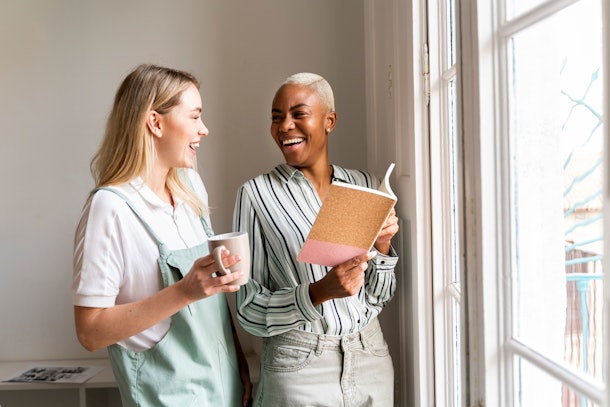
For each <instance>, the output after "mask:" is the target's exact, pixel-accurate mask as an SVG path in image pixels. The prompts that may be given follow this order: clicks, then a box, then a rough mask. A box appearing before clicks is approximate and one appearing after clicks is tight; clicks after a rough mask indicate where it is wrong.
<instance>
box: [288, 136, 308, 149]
mask: <svg viewBox="0 0 610 407" xmlns="http://www.w3.org/2000/svg"><path fill="white" fill-rule="evenodd" d="M303 141H305V139H304V138H301V137H295V138H290V139H287V140H283V141H282V145H283V146H284V147H290V146H294V145H297V144H301V143H302V142H303Z"/></svg>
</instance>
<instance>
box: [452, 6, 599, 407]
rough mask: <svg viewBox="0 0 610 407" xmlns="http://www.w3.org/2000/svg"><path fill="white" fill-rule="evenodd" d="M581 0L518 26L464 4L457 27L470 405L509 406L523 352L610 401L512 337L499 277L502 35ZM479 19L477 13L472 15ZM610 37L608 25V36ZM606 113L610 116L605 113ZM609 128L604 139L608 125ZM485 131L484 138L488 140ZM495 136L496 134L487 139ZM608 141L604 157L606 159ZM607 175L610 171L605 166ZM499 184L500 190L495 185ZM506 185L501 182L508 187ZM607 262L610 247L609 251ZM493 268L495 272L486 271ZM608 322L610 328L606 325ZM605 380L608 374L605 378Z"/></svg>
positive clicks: (530, 16) (504, 178)
mask: <svg viewBox="0 0 610 407" xmlns="http://www.w3.org/2000/svg"><path fill="white" fill-rule="evenodd" d="M576 1H577V0H557V1H554V2H553V1H549V2H546V3H544V4H541V5H540V6H538V7H535V8H534V9H532V10H531V11H529V12H527V13H526V14H525V15H524V16H523V18H520V19H518V21H516V23H509V24H502V22H503V21H504V20H503V18H504V16H503V14H502V10H503V9H502V6H501V4H502V2H500V1H498V2H493V3H492V2H489V1H488V0H479V1H476V2H461V4H460V6H459V7H460V8H459V17H458V20H459V25H460V26H461V27H462V28H463V29H462V30H461V35H462V36H461V46H460V52H459V53H458V71H459V79H458V84H459V87H460V90H459V94H460V95H461V103H460V104H459V105H460V106H461V108H460V113H459V115H458V117H459V119H458V121H460V122H461V130H460V131H461V132H462V134H463V137H464V154H465V157H464V163H465V165H464V186H463V190H464V196H465V198H464V203H465V225H464V226H465V239H466V242H467V244H466V268H465V270H466V275H465V277H464V279H463V281H464V283H465V284H466V287H465V288H464V290H465V291H466V292H467V293H468V294H467V295H466V296H465V318H467V324H466V326H467V334H466V335H465V338H467V339H465V340H467V341H468V342H467V346H466V348H465V350H466V352H465V354H464V357H465V358H467V359H465V363H464V365H465V367H466V370H465V371H464V378H465V380H466V383H467V385H465V386H464V389H465V390H466V394H467V399H466V401H465V405H467V406H479V405H494V406H499V407H509V406H513V405H514V400H513V385H514V383H513V382H512V377H513V366H512V364H513V362H512V361H513V356H515V355H516V356H518V357H520V358H522V359H524V360H526V361H528V362H530V363H532V364H534V365H535V366H537V367H538V368H540V369H542V370H543V371H545V372H546V373H547V374H548V375H550V376H552V377H555V378H556V379H558V380H560V381H562V382H564V383H566V384H569V385H570V386H571V387H573V388H574V389H576V390H577V391H579V392H580V393H581V394H583V395H585V396H587V397H588V398H589V399H590V400H593V401H598V402H600V404H602V405H605V406H608V405H609V404H608V401H607V400H604V393H607V392H608V390H607V389H604V386H603V385H602V384H600V383H597V382H596V381H595V380H594V379H591V378H590V377H586V376H584V375H579V374H575V373H574V372H573V371H571V370H570V369H567V368H566V367H565V366H563V365H561V364H560V363H555V362H553V361H550V360H549V359H547V358H545V357H544V356H543V355H540V354H538V353H537V352H535V351H534V350H532V349H531V348H529V347H528V346H526V345H524V344H523V343H521V342H519V341H518V340H516V339H514V338H512V336H511V328H510V326H511V321H512V319H511V315H510V310H511V305H510V302H509V301H510V289H511V287H510V284H508V280H507V279H503V280H500V278H499V276H501V275H503V274H506V273H508V272H509V271H508V270H506V268H507V267H508V266H507V264H508V262H509V257H510V256H509V255H508V253H510V249H511V247H510V244H511V243H510V238H509V236H510V235H509V234H510V222H509V218H510V208H508V204H507V202H509V200H508V199H507V198H508V196H507V194H508V191H507V190H508V188H507V187H506V186H507V185H508V181H509V179H508V163H507V160H506V158H505V154H504V152H505V151H507V148H508V145H507V142H508V134H507V132H506V129H507V126H506V121H507V119H506V118H507V111H508V107H507V106H506V100H505V98H502V97H500V96H501V95H505V94H506V89H505V87H506V83H507V81H506V77H507V73H506V72H505V71H504V67H505V66H506V63H505V58H506V52H505V49H504V44H505V38H508V37H509V36H510V35H511V34H512V33H513V32H515V31H516V30H517V28H520V27H521V26H527V25H529V24H531V23H534V22H536V21H538V20H539V19H541V18H543V17H544V16H545V15H549V14H550V13H551V12H554V11H558V10H560V9H563V8H565V7H567V6H568V5H570V4H572V3H575V2H576ZM603 4H604V7H605V9H604V16H605V17H606V20H605V21H610V19H608V13H609V11H608V8H610V6H608V2H603ZM474 16H476V18H474ZM604 38H605V42H606V44H610V42H608V30H607V24H606V32H605V34H604ZM607 48H608V47H607V46H606V47H604V49H605V51H606V56H605V64H604V66H605V74H606V75H605V78H609V77H608V76H607V75H608V55H607V54H608V49H607ZM604 89H605V101H606V103H605V107H604V111H605V112H606V113H607V112H608V103H607V101H608V100H609V99H608V93H609V92H608V86H607V85H606V86H605V88H604ZM605 117H609V116H608V115H606V116H605ZM608 127H610V126H608V125H606V126H605V128H604V132H605V140H610V138H609V128H608ZM483 135H487V137H484V136H483ZM490 135H495V136H490ZM607 145H608V143H606V152H605V159H606V162H610V161H608V157H609V153H608V147H607ZM606 177H607V178H608V171H606ZM609 184H610V183H609V182H608V181H607V182H606V191H605V203H604V206H605V209H606V213H605V220H604V222H605V231H604V235H605V239H606V240H605V241H606V242H609V241H610V240H607V239H608V235H609V232H610V228H609V226H608V225H609V219H608V216H609V215H608V205H609V202H610V200H609V199H608V193H609V191H608V185H609ZM496 186H499V187H496ZM503 186H504V187H503ZM605 255H606V258H607V259H608V258H609V257H607V256H608V245H606V248H605ZM489 270H496V272H486V271H489ZM605 286H606V290H604V295H605V304H606V307H605V313H606V317H605V321H606V323H608V322H607V321H608V316H607V310H608V298H609V297H610V291H608V287H609V283H608V278H606V282H605ZM606 326H610V325H606ZM608 349H609V347H608V345H607V341H606V349H605V351H606V353H605V357H604V362H605V363H604V365H605V367H604V369H605V371H607V370H608V355H609V353H608ZM606 377H607V375H606Z"/></svg>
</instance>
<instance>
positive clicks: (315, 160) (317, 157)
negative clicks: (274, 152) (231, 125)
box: [271, 84, 336, 170]
mask: <svg viewBox="0 0 610 407" xmlns="http://www.w3.org/2000/svg"><path fill="white" fill-rule="evenodd" d="M335 123H336V114H335V112H334V111H332V110H330V109H329V108H328V107H326V106H325V105H324V104H323V103H322V100H321V99H320V97H319V95H318V94H317V93H316V92H315V91H314V90H313V89H311V88H310V87H307V86H303V85H296V84H286V85H282V87H280V88H279V89H278V91H277V93H276V94H275V97H274V98H273V103H272V106H271V136H272V137H273V139H274V140H275V142H276V144H277V145H278V147H279V148H280V150H281V151H282V154H283V155H284V159H285V160H286V163H287V164H289V165H291V166H293V167H295V168H299V169H301V170H303V169H307V168H313V167H316V166H328V133H329V132H330V131H332V130H333V128H334V127H335Z"/></svg>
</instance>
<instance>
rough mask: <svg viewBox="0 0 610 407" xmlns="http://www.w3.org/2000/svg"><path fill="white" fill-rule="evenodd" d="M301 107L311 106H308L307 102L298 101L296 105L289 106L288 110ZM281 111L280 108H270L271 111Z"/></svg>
mask: <svg viewBox="0 0 610 407" xmlns="http://www.w3.org/2000/svg"><path fill="white" fill-rule="evenodd" d="M301 107H311V106H309V105H308V104H307V103H299V104H298V105H294V106H292V107H290V108H289V109H288V110H289V111H292V110H295V109H298V108H301ZM281 111H282V110H281V109H271V112H272V113H273V112H281Z"/></svg>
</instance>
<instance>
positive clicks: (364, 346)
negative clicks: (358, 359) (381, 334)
mask: <svg viewBox="0 0 610 407" xmlns="http://www.w3.org/2000/svg"><path fill="white" fill-rule="evenodd" d="M358 334H359V335H360V343H361V344H362V350H364V351H368V348H369V343H368V339H367V337H366V335H365V334H364V332H362V331H360V332H358Z"/></svg>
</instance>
